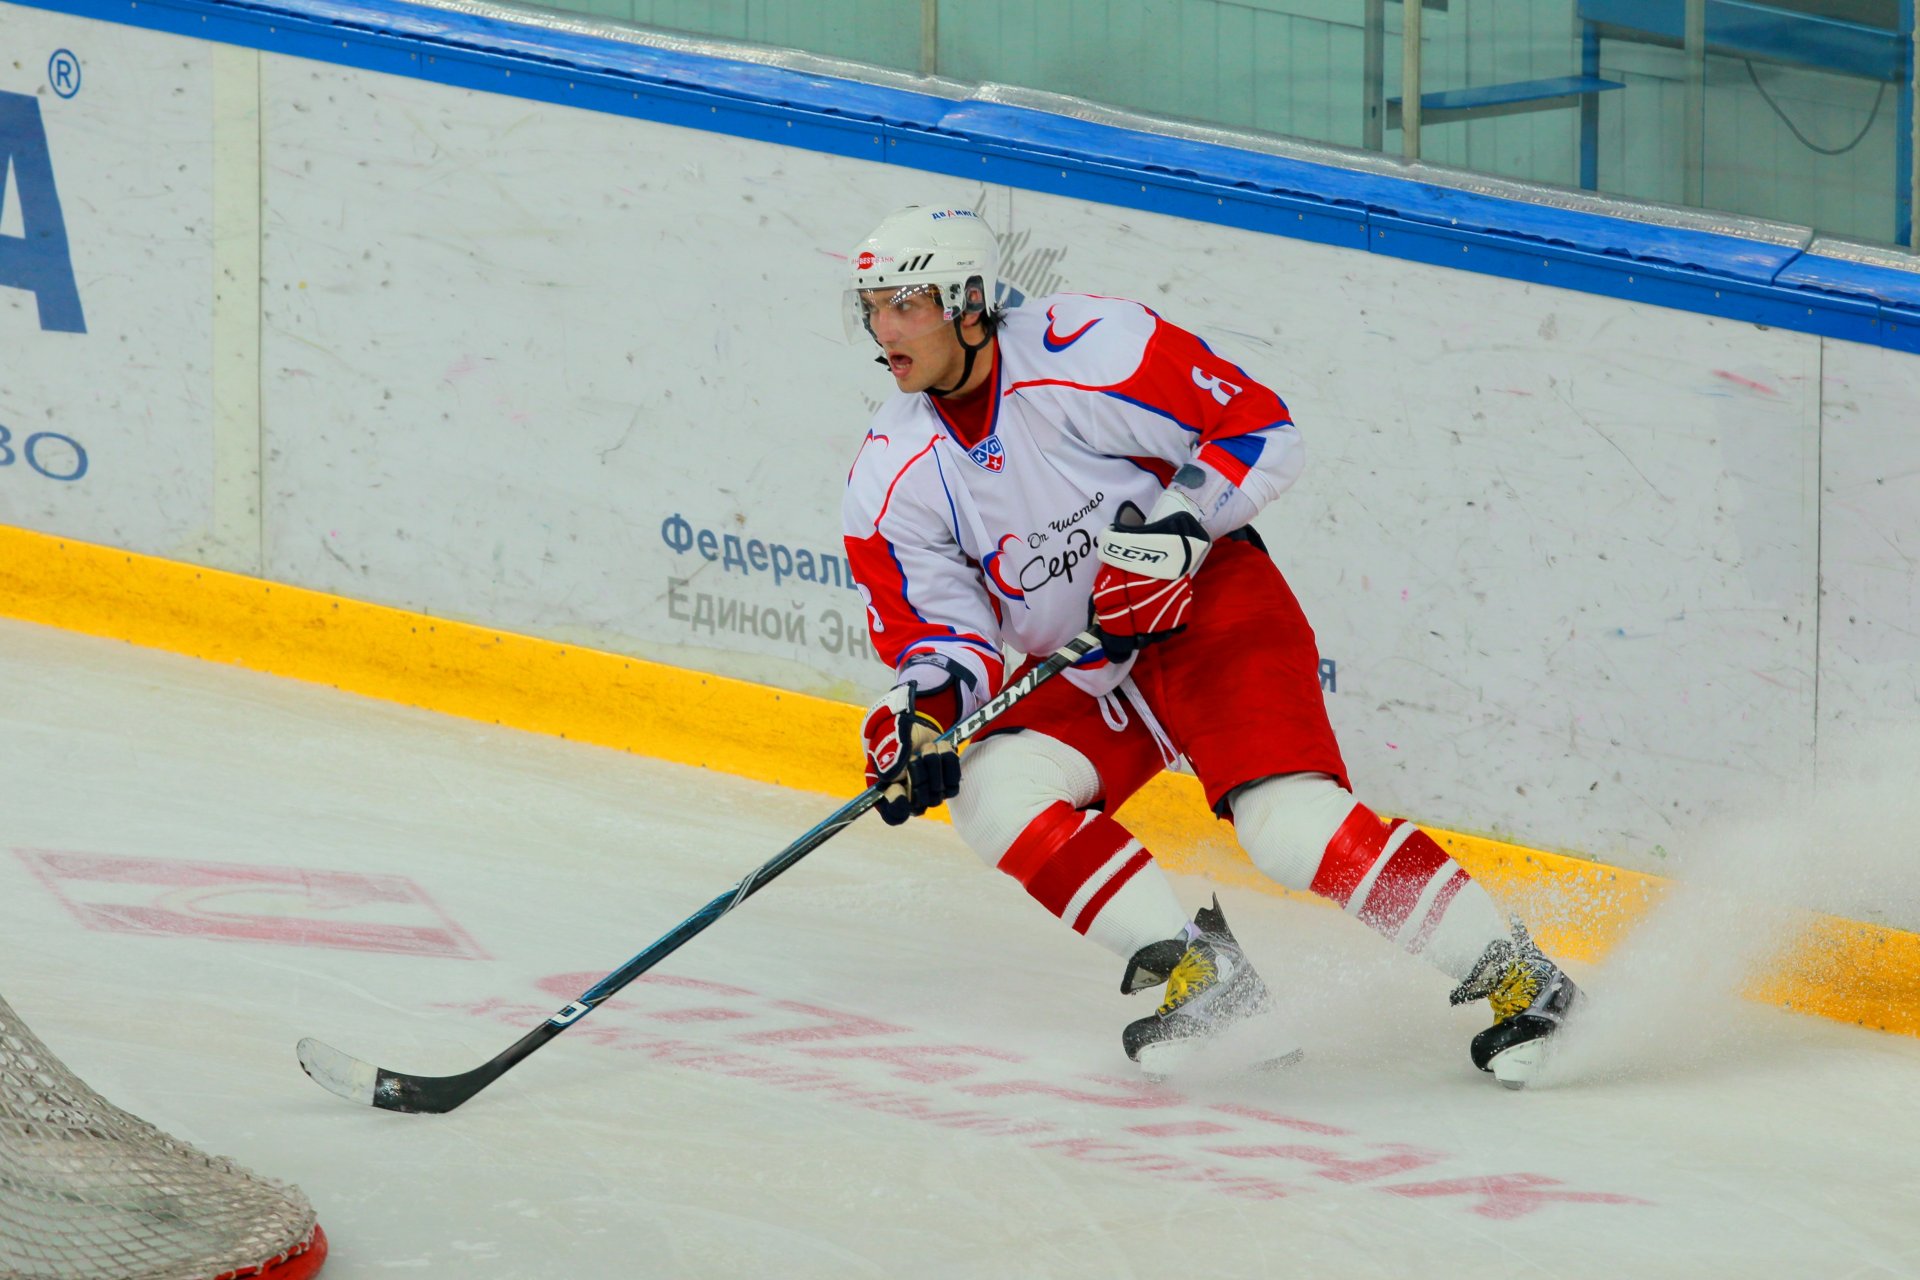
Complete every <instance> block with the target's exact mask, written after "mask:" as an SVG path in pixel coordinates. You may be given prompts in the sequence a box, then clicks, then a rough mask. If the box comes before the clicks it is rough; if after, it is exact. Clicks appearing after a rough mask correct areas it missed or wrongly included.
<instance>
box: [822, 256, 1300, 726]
mask: <svg viewBox="0 0 1920 1280" xmlns="http://www.w3.org/2000/svg"><path fill="white" fill-rule="evenodd" d="M966 408H968V409H971V410H972V411H971V412H970V413H969V412H956V411H955V409H954V407H953V406H950V405H949V404H947V403H946V402H944V401H942V400H940V399H938V398H936V397H933V396H929V395H925V394H913V395H907V394H898V393H897V394H895V395H894V396H892V397H891V398H890V399H889V400H888V401H887V403H886V404H885V405H883V406H882V407H881V409H880V411H879V412H878V413H877V414H875V415H874V420H873V425H872V427H871V428H870V429H869V430H868V432H867V438H866V441H865V442H864V443H863V444H862V446H861V449H860V453H859V456H858V457H857V458H856V459H855V460H854V464H853V469H852V472H851V473H850V474H849V475H848V477H847V491H846V496H845V500H844V503H843V505H842V516H843V520H844V525H845V535H846V546H847V563H848V565H849V566H850V567H851V568H852V570H853V574H854V578H855V580H856V582H857V583H858V585H859V588H860V591H861V594H862V595H863V596H864V597H865V598H866V603H867V623H868V628H869V631H870V633H871V636H872V639H873V646H874V650H875V651H876V652H877V653H878V654H879V655H880V657H881V659H882V660H883V661H885V662H887V663H888V664H890V665H891V666H892V667H893V668H894V669H895V670H896V672H897V671H900V670H903V669H904V668H905V667H907V666H908V665H910V664H911V663H912V662H913V661H914V660H915V659H916V658H920V659H924V658H925V657H927V656H928V655H931V654H939V655H942V656H943V657H945V658H947V659H949V660H952V661H955V662H958V663H959V664H961V665H962V666H963V667H964V668H965V669H966V670H968V671H970V672H972V673H973V675H974V676H975V680H974V683H973V684H972V686H971V687H970V688H968V689H966V691H965V697H964V699H963V706H962V708H961V710H962V714H965V713H966V712H968V711H971V710H973V709H974V708H975V707H977V706H978V705H979V704H980V703H981V702H983V701H985V700H986V699H987V698H988V697H990V696H991V695H992V694H993V693H994V691H995V690H997V689H998V688H999V687H1000V684H1001V683H1002V681H1003V679H1004V676H1005V661H1004V657H1003V651H1004V650H1015V651H1017V652H1019V653H1021V654H1035V655H1040V654H1047V653H1051V652H1053V651H1054V650H1055V649H1057V648H1059V647H1060V646H1061V645H1063V644H1065V643H1066V642H1067V641H1068V640H1070V639H1072V638H1073V637H1074V636H1075V635H1077V634H1079V632H1081V631H1082V630H1084V629H1085V628H1086V626H1087V621H1088V616H1089V610H1088V600H1089V599H1090V597H1091V595H1092V590H1093V576H1094V572H1095V570H1096V569H1097V568H1098V567H1099V562H1098V560H1097V558H1096V556H1095V551H1094V539H1095V536H1096V535H1097V534H1098V533H1099V532H1100V531H1101V530H1103V529H1105V528H1107V527H1108V526H1109V525H1111V524H1112V523H1113V519H1114V515H1115V513H1116V512H1117V511H1118V510H1119V508H1120V505H1121V504H1122V503H1124V502H1132V503H1133V504H1134V505H1136V506H1138V507H1139V508H1140V509H1141V510H1142V511H1143V512H1144V511H1147V510H1149V509H1150V508H1151V507H1152V506H1153V504H1154V500H1155V499H1156V498H1158V497H1159V495H1160V493H1161V491H1162V490H1163V489H1165V488H1166V485H1167V482H1168V481H1169V480H1170V479H1171V477H1172V476H1173V473H1174V472H1175V470H1177V469H1178V468H1179V467H1181V466H1183V465H1185V464H1187V463H1194V464H1197V465H1198V466H1200V467H1202V468H1203V469H1205V470H1207V471H1209V472H1211V473H1213V474H1214V475H1215V476H1218V477H1221V478H1223V479H1224V480H1225V481H1227V482H1228V483H1230V484H1231V485H1233V486H1237V488H1238V494H1239V496H1238V497H1236V498H1235V500H1234V501H1233V502H1232V503H1230V504H1228V505H1227V506H1226V507H1225V508H1222V507H1220V506H1215V507H1214V508H1213V513H1212V514H1210V515H1208V516H1207V517H1205V522H1206V524H1207V526H1208V528H1207V532H1208V533H1209V534H1211V535H1213V536H1215V537H1219V536H1221V535H1223V534H1226V533H1229V532H1232V530H1233V528H1235V527H1238V526H1239V525H1241V524H1244V523H1245V521H1246V519H1247V518H1248V517H1249V515H1250V513H1251V512H1253V511H1257V510H1258V509H1259V508H1260V507H1263V506H1265V505H1266V504H1267V503H1268V502H1269V501H1271V500H1272V499H1273V498H1275V497H1276V496H1278V495H1279V494H1280V493H1281V492H1282V491H1284V490H1285V489H1286V488H1287V487H1288V486H1289V485H1291V484H1292V483H1293V481H1294V479H1295V478H1296V477H1297V476H1298V475H1299V473H1300V466H1301V461H1302V453H1301V444H1300V435H1299V432H1298V430H1297V429H1296V428H1295V427H1294V425H1293V419H1292V416H1291V415H1290V414H1289V413H1288V412H1287V407H1286V405H1285V404H1283V403H1282V402H1281V400H1280V397H1279V396H1277V395H1275V394H1274V393H1273V392H1272V391H1270V390H1269V389H1267V388H1266V387H1264V386H1262V385H1260V384H1259V383H1257V382H1255V381H1254V380H1253V379H1252V378H1250V377H1249V376H1247V374H1246V373H1245V372H1244V371H1243V370H1241V369H1240V368H1238V367H1237V366H1235V365H1233V364H1231V363H1229V362H1228V361H1226V360H1223V359H1221V358H1220V357H1219V356H1216V355H1215V354H1214V353H1213V352H1212V351H1211V350H1210V349H1209V348H1208V347H1207V345H1206V344H1205V343H1204V342H1202V341H1200V339H1198V338H1196V337H1195V336H1194V335H1192V334H1190V333H1188V332H1186V331H1185V330H1183V329H1180V328H1178V327H1177V326H1175V325H1171V324H1169V323H1167V322H1166V321H1165V320H1162V319H1161V318H1160V317H1159V316H1158V315H1156V314H1155V313H1154V312H1153V311H1151V310H1149V309H1148V308H1146V307H1143V306H1141V305H1140V304H1138V303H1135V302H1128V301H1125V300H1123V299H1117V298H1099V297H1092V296H1088V295H1084V294H1055V295H1053V296H1051V297H1047V298H1041V299H1039V300H1037V301H1032V302H1029V303H1027V304H1026V305H1025V306H1022V307H1018V308H1015V309H1014V310H1012V311H1010V312H1008V314H1007V316H1006V318H1005V321H1004V323H1003V324H1002V325H1001V327H1000V330H999V334H998V343H997V352H996V354H995V356H994V368H993V370H992V373H991V376H990V378H989V380H988V383H987V395H986V396H984V397H982V398H979V399H976V400H974V401H972V402H970V404H969V405H968V406H966ZM1225 492H1229V493H1230V492H1231V491H1230V490H1226V491H1225ZM1216 520H1219V521H1222V522H1229V523H1227V527H1216ZM1125 674H1126V669H1125V667H1124V666H1122V667H1116V666H1114V665H1113V664H1110V663H1108V662H1107V661H1106V659H1105V657H1104V655H1102V654H1100V653H1098V652H1097V651H1096V652H1095V653H1094V654H1091V655H1089V657H1088V659H1087V660H1085V661H1083V662H1082V663H1081V665H1080V667H1079V668H1078V669H1077V670H1074V671H1071V672H1068V673H1067V678H1069V679H1071V680H1073V681H1074V683H1076V684H1078V685H1079V686H1080V687H1081V688H1083V689H1085V690H1086V691H1087V692H1089V693H1094V694H1099V693H1105V692H1107V691H1109V690H1111V689H1112V688H1114V687H1115V686H1116V685H1118V684H1119V683H1120V681H1121V680H1122V679H1123V678H1124V676H1125Z"/></svg>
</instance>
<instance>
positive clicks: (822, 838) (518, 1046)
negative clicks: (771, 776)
mask: <svg viewBox="0 0 1920 1280" xmlns="http://www.w3.org/2000/svg"><path fill="white" fill-rule="evenodd" d="M1098 645H1099V640H1098V639H1097V638H1096V637H1095V636H1094V634H1093V633H1092V632H1091V631H1083V632H1081V633H1080V634H1079V635H1077V636H1075V637H1074V638H1073V639H1072V640H1069V641H1068V642H1067V643H1066V645H1064V646H1063V647H1062V648H1061V649H1059V650H1058V651H1057V652H1055V653H1053V654H1052V655H1051V656H1049V657H1048V658H1047V659H1046V660H1045V661H1044V662H1042V663H1040V664H1039V665H1038V666H1036V667H1034V668H1033V669H1032V670H1030V671H1028V672H1026V673H1025V674H1023V675H1021V676H1020V677H1018V678H1017V679H1015V680H1014V681H1013V683H1011V684H1009V685H1008V686H1007V687H1006V688H1004V689H1002V690H1001V691H1000V692H999V693H997V694H995V695H994V696H993V697H992V698H991V699H990V700H988V702H987V703H986V704H985V705H984V706H982V707H980V709H979V710H977V711H975V712H973V714H971V715H968V716H963V717H961V719H960V722H959V723H958V724H956V725H954V726H953V727H952V728H950V729H948V730H947V731H946V732H945V733H943V734H941V735H940V739H941V741H944V742H960V741H963V740H965V739H967V738H971V737H973V736H974V735H975V734H977V733H979V732H980V730H982V729H984V728H985V727H986V726H987V725H988V724H989V723H990V722H991V721H992V720H993V719H994V718H995V717H996V716H999V715H1001V714H1002V713H1004V712H1005V711H1006V710H1007V709H1008V708H1009V707H1011V706H1013V704H1014V703H1016V702H1019V701H1020V700H1021V699H1022V698H1025V697H1026V696H1027V695H1028V694H1030V693H1032V692H1033V691H1034V690H1035V689H1037V688H1039V687H1040V686H1041V685H1042V684H1044V683H1045V682H1047V681H1048V680H1050V679H1052V678H1053V677H1054V676H1056V675H1058V674H1059V673H1060V672H1062V671H1064V670H1066V669H1067V668H1068V667H1070V666H1072V665H1073V664H1074V663H1076V662H1078V661H1079V660H1080V659H1081V658H1083V657H1085V656H1086V654H1087V653H1088V652H1089V651H1091V650H1092V649H1094V648H1096V647H1097V646H1098ZM881 790H882V788H880V787H877V786H876V787H868V788H867V789H866V790H865V791H863V792H861V793H860V794H859V795H857V796H855V797H854V798H853V799H851V800H849V801H848V802H847V803H845V804H843V805H841V806H840V807H839V808H838V809H836V810H835V811H834V812H833V813H832V814H830V815H829V816H828V817H827V818H826V819H825V820H824V821H822V822H821V823H819V824H818V825H817V826H815V827H814V828H813V829H812V830H810V831H808V832H807V833H806V834H805V835H803V836H801V837H800V838H799V839H798V840H795V841H794V842H793V843H792V844H790V845H788V846H787V847H786V848H785V849H782V850H781V851H780V852H779V853H777V854H775V855H774V856H773V857H772V858H770V859H768V860H767V861H766V862H764V863H762V864H761V865H760V866H759V867H757V868H756V869H755V870H754V871H752V872H751V873H750V874H749V875H747V876H746V878H745V879H743V880H741V881H740V883H738V884H736V885H735V886H734V887H733V888H731V889H729V890H727V892H725V893H723V894H721V895H720V896H719V897H717V898H715V899H714V900H713V901H711V902H709V903H708V904H707V905H706V906H704V907H702V908H700V909H699V910H698V911H696V912H694V913H693V914H692V915H690V916H688V917H687V918H686V919H685V920H682V921H681V922H680V923H679V924H678V925H676V926H674V928H673V929H672V930H671V931H669V932H668V933H667V934H665V935H664V936H663V937H661V938H660V939H659V940H658V941H656V942H655V943H654V944H653V945H652V946H649V947H648V948H647V949H646V950H644V951H642V952H641V953H640V954H639V955H637V956H635V957H633V959H631V960H629V961H627V962H626V963H625V964H623V965H621V966H620V967H619V968H618V969H615V970H614V971H613V972H612V973H609V974H608V975H607V976H606V977H604V978H602V979H601V980H600V981H599V982H596V983H595V984H594V985H593V986H592V987H590V988H588V989H587V990H586V991H584V992H582V993H581V995H580V998H579V999H577V1000H575V1001H574V1002H573V1003H571V1004H569V1005H568V1006H567V1007H566V1008H564V1009H561V1010H560V1011H559V1012H557V1013H555V1014H553V1015H552V1016H551V1017H549V1018H548V1019H547V1020H546V1021H545V1022H543V1023H541V1024H540V1025H539V1026H537V1027H535V1028H534V1029H533V1030H532V1031H529V1032H528V1033H527V1034H526V1035H524V1036H522V1037H521V1038H520V1039H519V1040H517V1041H516V1042H514V1044H512V1045H511V1046H509V1047H508V1048H507V1049H506V1050H505V1051H503V1052H502V1053H500V1054H499V1055H498V1056H497V1057H495V1058H494V1059H493V1060H492V1061H490V1062H488V1063H486V1064H485V1065H483V1066H480V1067H476V1068H475V1069H474V1070H472V1071H468V1072H465V1073H463V1074H460V1075H454V1076H410V1075H406V1074H404V1073H402V1072H397V1071H388V1070H386V1069H385V1068H381V1069H379V1071H378V1074H377V1076H376V1078H375V1082H374V1086H373V1098H372V1099H371V1101H372V1103H373V1105H374V1106H376V1107H383V1108H385V1109H387V1110H389V1111H427V1112H444V1111H451V1110H453V1108H455V1107H457V1106H459V1105H460V1104H461V1103H463V1102H465V1101H466V1100H467V1099H468V1098H471V1097H472V1096H473V1095H474V1094H476V1093H478V1092H480V1091H481V1090H482V1089H484V1088H486V1087H487V1086H488V1085H489V1084H492V1083H493V1082H494V1081H495V1080H497V1079H499V1078H500V1077H501V1076H503V1075H505V1074H506V1073H507V1072H508V1071H509V1070H511V1069H512V1068H513V1067H514V1066H515V1065H516V1064H518V1063H519V1062H520V1061H521V1060H522V1059H523V1058H526V1057H527V1056H528V1055H530V1054H532V1053H533V1052H534V1051H535V1050H537V1049H539V1048H540V1047H541V1046H542V1045H544V1044H546V1043H547V1041H549V1040H551V1039H553V1038H554V1037H555V1036H557V1035H559V1034H560V1033H561V1032H563V1031H565V1030H566V1029H567V1028H568V1027H571V1026H573V1025H574V1024H575V1023H577V1022H579V1021H580V1020H581V1019H582V1018H584V1017H586V1016H587V1015H588V1014H589V1013H592V1012H593V1011H594V1010H595V1009H596V1008H598V1007H599V1006H600V1005H601V1003H602V1002H604V1001H605V1000H607V999H608V998H609V997H611V996H612V995H613V994H614V993H615V992H617V991H619V990H620V989H621V988H622V987H624V986H626V985H627V984H628V983H630V982H632V981H633V980H634V979H635V978H638V977H639V976H640V975H641V974H643V973H645V972H646V971H647V970H649V969H651V968H653V967H654V966H655V965H657V964H659V963H660V962H661V961H662V960H664V959H666V958H667V957H668V956H670V955H672V954H673V953H674V952H675V951H678V950H679V949H680V948H681V947H682V946H684V945H685V944H686V943H687V942H689V941H691V940H692V939H693V938H694V937H695V936H696V935H697V934H699V933H701V932H703V931H704V930H705V929H706V928H707V927H708V926H709V925H711V924H713V923H714V922H715V921H717V920H718V919H720V917H721V916H723V915H725V914H727V912H729V911H731V910H733V909H734V908H735V907H737V906H739V905H740V904H741V903H742V902H745V901H746V900H747V899H748V898H750V897H752V896H753V895H754V894H756V893H758V892H759V891H760V890H761V889H762V888H764V887H765V886H766V885H767V884H768V883H769V882H770V881H772V880H773V879H774V878H775V877H776V876H778V875H780V874H781V873H782V872H784V871H786V870H787V869H788V868H789V867H791V866H793V864H794V863H796V862H798V861H800V859H802V858H804V857H806V856H807V855H808V854H809V853H812V852H813V851H814V850H815V849H818V848H819V847H820V846H821V845H823V844H825V843H826V842H827V841H828V840H831V839H832V838H833V837H834V836H836V835H838V834H839V833H840V832H841V831H843V830H844V829H845V828H847V827H848V826H850V825H851V824H852V823H853V822H854V820H855V819H857V818H859V817H860V815H862V814H864V813H865V812H866V811H867V810H869V809H871V808H873V806H874V805H875V804H877V803H879V800H880V795H881ZM304 1061H305V1059H304V1058H303V1063H304ZM308 1071H309V1074H314V1073H313V1069H312V1068H311V1067H309V1068H308ZM315 1078H316V1079H318V1078H319V1077H318V1076H316V1077H315ZM322 1083H325V1081H324V1080H323V1081H322ZM329 1087H332V1086H329Z"/></svg>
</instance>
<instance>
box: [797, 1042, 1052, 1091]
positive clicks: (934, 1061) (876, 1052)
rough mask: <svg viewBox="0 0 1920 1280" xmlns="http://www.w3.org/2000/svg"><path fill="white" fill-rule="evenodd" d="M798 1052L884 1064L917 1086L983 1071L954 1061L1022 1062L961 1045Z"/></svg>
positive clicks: (810, 1047)
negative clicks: (971, 1059) (966, 1058)
mask: <svg viewBox="0 0 1920 1280" xmlns="http://www.w3.org/2000/svg"><path fill="white" fill-rule="evenodd" d="M800 1052H801V1053H805V1054H811V1055H813V1056H815V1057H820V1058H864V1059H868V1060H871V1061H876V1062H885V1063H888V1064H889V1065H891V1066H893V1067H895V1068H897V1070H896V1071H895V1072H894V1073H893V1074H894V1075H896V1076H898V1077H900V1079H902V1080H911V1081H913V1082H915V1083H916V1084H935V1083H937V1082H939V1081H942V1080H957V1079H959V1078H960V1077H961V1076H971V1075H978V1074H979V1073H980V1071H981V1070H982V1067H981V1065H980V1064H979V1063H977V1062H956V1061H953V1059H955V1058H962V1057H972V1058H985V1059H988V1060H989V1061H993V1062H1019V1061H1020V1060H1021V1059H1020V1056H1019V1055H1018V1054H1013V1053H1001V1052H1000V1051H999V1050H997V1049H976V1048H973V1047H971V1046H968V1045H961V1044H910V1045H899V1046H896V1047H888V1046H885V1045H856V1046H846V1045H836V1046H833V1047H831V1048H829V1047H827V1046H824V1045H808V1046H805V1047H804V1048H802V1049H801V1050H800Z"/></svg>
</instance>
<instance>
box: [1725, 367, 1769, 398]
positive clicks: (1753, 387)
mask: <svg viewBox="0 0 1920 1280" xmlns="http://www.w3.org/2000/svg"><path fill="white" fill-rule="evenodd" d="M1713 376H1714V377H1716V378H1719V379H1722V380H1723V381H1726V382H1731V383H1733V384H1734V385H1735V386H1736V387H1745V388H1746V389H1747V390H1749V391H1758V392H1760V393H1761V394H1762V395H1768V396H1777V395H1779V394H1780V393H1779V392H1778V391H1775V390H1774V389H1773V388H1772V387H1770V386H1768V385H1766V384H1765V383H1764V382H1755V381H1754V380H1753V379H1752V378H1743V377H1741V376H1740V375H1739V374H1737V373H1729V372H1727V371H1726V370H1725V369H1715V370H1714V371H1713Z"/></svg>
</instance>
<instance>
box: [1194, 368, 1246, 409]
mask: <svg viewBox="0 0 1920 1280" xmlns="http://www.w3.org/2000/svg"><path fill="white" fill-rule="evenodd" d="M1193 385H1194V386H1196V387H1198V388H1200V389H1201V390H1202V391H1205V392H1207V393H1208V394H1210V395H1211V396H1212V397H1213V398H1214V399H1215V400H1218V401H1219V402H1220V403H1221V404H1225V403H1226V402H1227V401H1229V400H1231V399H1233V398H1234V397H1235V396H1237V395H1239V394H1240V388H1239V387H1236V386H1235V385H1233V383H1231V382H1228V381H1227V380H1226V379H1225V378H1216V377H1214V376H1213V375H1212V374H1210V373H1206V372H1203V371H1202V370H1201V368H1200V366H1199V365H1195V366H1193Z"/></svg>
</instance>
